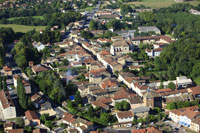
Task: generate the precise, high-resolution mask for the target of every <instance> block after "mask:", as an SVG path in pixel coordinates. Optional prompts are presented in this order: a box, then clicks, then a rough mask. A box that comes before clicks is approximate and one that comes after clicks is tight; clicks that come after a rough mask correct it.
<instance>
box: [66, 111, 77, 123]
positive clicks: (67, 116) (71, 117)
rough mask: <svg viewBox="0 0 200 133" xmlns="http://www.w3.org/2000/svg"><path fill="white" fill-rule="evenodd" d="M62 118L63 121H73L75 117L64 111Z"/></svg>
mask: <svg viewBox="0 0 200 133" xmlns="http://www.w3.org/2000/svg"><path fill="white" fill-rule="evenodd" d="M63 120H65V121H67V122H69V123H71V122H73V121H75V120H76V119H75V117H74V115H72V114H70V113H67V112H65V113H64V118H63Z"/></svg>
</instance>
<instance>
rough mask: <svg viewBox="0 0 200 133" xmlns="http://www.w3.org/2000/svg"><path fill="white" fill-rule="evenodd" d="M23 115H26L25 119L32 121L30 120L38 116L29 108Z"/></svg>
mask: <svg viewBox="0 0 200 133" xmlns="http://www.w3.org/2000/svg"><path fill="white" fill-rule="evenodd" d="M25 116H26V117H27V119H28V120H29V121H32V120H35V119H39V117H38V116H37V114H36V113H35V111H31V110H28V111H26V112H25Z"/></svg>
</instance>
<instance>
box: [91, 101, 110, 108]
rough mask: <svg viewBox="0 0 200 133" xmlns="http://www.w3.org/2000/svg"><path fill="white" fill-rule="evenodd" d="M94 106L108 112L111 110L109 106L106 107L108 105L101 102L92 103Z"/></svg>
mask: <svg viewBox="0 0 200 133" xmlns="http://www.w3.org/2000/svg"><path fill="white" fill-rule="evenodd" d="M92 105H94V106H97V107H101V108H103V109H105V110H108V109H109V106H108V105H106V104H104V103H102V102H99V101H94V102H92Z"/></svg>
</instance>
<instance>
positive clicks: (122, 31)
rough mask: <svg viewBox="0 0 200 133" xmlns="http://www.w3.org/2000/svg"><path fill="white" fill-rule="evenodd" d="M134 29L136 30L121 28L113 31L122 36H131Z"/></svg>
mask: <svg viewBox="0 0 200 133" xmlns="http://www.w3.org/2000/svg"><path fill="white" fill-rule="evenodd" d="M135 31H136V30H121V31H115V33H117V34H118V35H120V36H122V37H124V38H133V37H134V33H135Z"/></svg>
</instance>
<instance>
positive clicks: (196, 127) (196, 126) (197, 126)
mask: <svg viewBox="0 0 200 133" xmlns="http://www.w3.org/2000/svg"><path fill="white" fill-rule="evenodd" d="M190 129H192V130H193V131H195V132H199V131H200V118H196V119H194V120H192V122H191V124H190Z"/></svg>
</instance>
